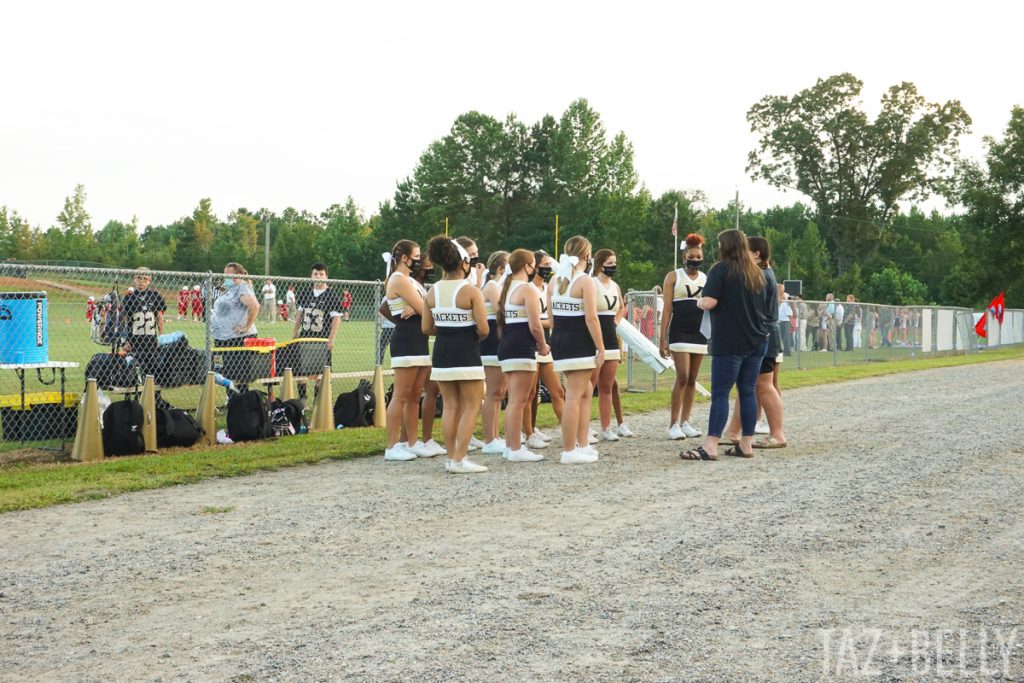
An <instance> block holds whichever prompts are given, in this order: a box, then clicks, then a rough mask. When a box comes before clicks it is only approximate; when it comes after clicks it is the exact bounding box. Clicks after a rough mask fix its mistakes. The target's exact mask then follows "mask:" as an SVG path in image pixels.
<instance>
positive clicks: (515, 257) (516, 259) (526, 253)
mask: <svg viewBox="0 0 1024 683" xmlns="http://www.w3.org/2000/svg"><path fill="white" fill-rule="evenodd" d="M532 259H533V252H532V251H530V250H529V249H516V250H515V251H513V252H512V254H511V255H510V256H509V259H508V263H507V264H506V265H505V271H506V276H505V282H504V283H503V284H502V285H501V296H500V297H499V298H498V305H497V306H495V310H496V311H497V318H498V334H499V335H500V334H501V333H502V331H503V328H504V327H505V299H506V298H508V290H510V289H511V288H512V276H513V275H514V274H516V273H518V272H519V271H521V270H522V269H523V268H526V264H528V263H529V262H530V261H531V260H532Z"/></svg>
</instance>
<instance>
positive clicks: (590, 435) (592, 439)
mask: <svg viewBox="0 0 1024 683" xmlns="http://www.w3.org/2000/svg"><path fill="white" fill-rule="evenodd" d="M598 441H600V439H598V438H597V432H595V431H594V430H593V429H591V430H589V431H588V432H587V443H589V444H595V443H597V442H598Z"/></svg>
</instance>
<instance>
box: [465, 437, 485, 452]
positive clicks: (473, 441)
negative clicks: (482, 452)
mask: <svg viewBox="0 0 1024 683" xmlns="http://www.w3.org/2000/svg"><path fill="white" fill-rule="evenodd" d="M483 447H484V442H483V441H481V440H480V439H478V438H476V437H475V436H471V437H469V449H468V450H470V451H475V450H476V449H478V448H483Z"/></svg>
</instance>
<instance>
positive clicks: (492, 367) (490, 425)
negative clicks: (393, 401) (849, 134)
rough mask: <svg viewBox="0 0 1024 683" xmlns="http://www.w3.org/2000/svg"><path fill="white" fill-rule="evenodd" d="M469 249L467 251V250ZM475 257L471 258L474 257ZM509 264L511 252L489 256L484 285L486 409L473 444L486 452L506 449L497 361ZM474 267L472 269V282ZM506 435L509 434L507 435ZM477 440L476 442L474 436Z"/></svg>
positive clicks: (502, 384) (502, 380) (501, 377)
mask: <svg viewBox="0 0 1024 683" xmlns="http://www.w3.org/2000/svg"><path fill="white" fill-rule="evenodd" d="M460 245H461V242H460ZM467 252H468V250H467ZM471 258H472V257H471ZM507 264H508V252H507V251H496V252H494V253H493V254H491V256H490V258H488V259H487V270H486V271H485V272H486V276H485V277H486V278H487V282H486V283H485V284H484V286H483V290H482V291H483V295H484V308H485V310H486V311H487V338H486V339H484V340H483V341H482V342H480V356H481V357H482V358H483V362H484V376H485V377H486V382H485V387H486V389H485V393H484V408H483V423H484V441H483V443H479V442H477V443H474V444H473V445H474V447H476V448H481V449H482V450H481V452H482V453H484V454H486V455H501V454H503V453H504V452H505V441H504V440H503V439H499V438H498V414H499V413H500V412H501V399H502V397H503V396H504V395H505V374H504V373H503V372H502V371H501V364H500V363H499V362H498V319H497V316H498V305H499V304H500V303H501V285H502V284H503V282H504V280H503V278H504V275H505V266H506V265H507ZM474 272H475V271H474V270H470V275H469V278H467V279H469V281H470V283H471V284H472V281H473V280H472V278H473V273H474ZM506 436H507V435H506ZM474 441H476V440H475V439H474Z"/></svg>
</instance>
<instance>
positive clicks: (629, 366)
mask: <svg viewBox="0 0 1024 683" xmlns="http://www.w3.org/2000/svg"><path fill="white" fill-rule="evenodd" d="M626 317H627V318H628V319H629V321H630V322H633V320H634V318H633V290H632V289H631V290H629V292H628V293H627V294H626ZM626 391H633V352H632V351H630V352H628V353H627V354H626Z"/></svg>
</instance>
